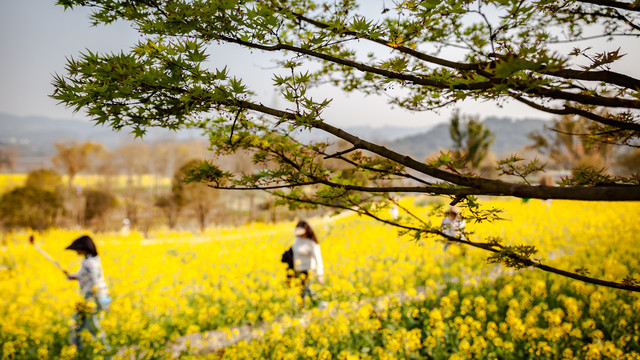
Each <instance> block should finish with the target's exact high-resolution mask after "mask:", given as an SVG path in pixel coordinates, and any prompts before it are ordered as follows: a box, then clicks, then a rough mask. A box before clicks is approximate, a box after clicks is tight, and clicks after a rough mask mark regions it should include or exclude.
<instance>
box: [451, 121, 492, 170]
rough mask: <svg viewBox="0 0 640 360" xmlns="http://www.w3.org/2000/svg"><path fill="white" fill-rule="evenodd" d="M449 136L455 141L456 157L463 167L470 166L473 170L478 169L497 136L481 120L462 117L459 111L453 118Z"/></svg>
mask: <svg viewBox="0 0 640 360" xmlns="http://www.w3.org/2000/svg"><path fill="white" fill-rule="evenodd" d="M449 134H450V135H451V140H453V150H454V156H455V157H456V159H457V160H458V161H460V163H461V165H462V166H466V165H468V166H470V167H471V168H472V169H478V167H479V166H480V163H481V162H482V160H484V158H486V157H487V155H488V154H489V148H490V147H491V144H492V143H493V141H494V140H495V134H493V133H492V132H491V130H489V129H487V128H485V127H484V125H482V123H481V122H480V120H478V119H476V118H464V117H461V116H460V112H459V111H455V112H454V113H453V116H452V117H451V122H450V125H449Z"/></svg>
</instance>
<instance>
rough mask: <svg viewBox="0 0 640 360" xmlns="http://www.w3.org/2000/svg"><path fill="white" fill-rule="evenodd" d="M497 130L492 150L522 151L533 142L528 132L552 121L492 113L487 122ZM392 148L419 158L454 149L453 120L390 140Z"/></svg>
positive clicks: (502, 153)
mask: <svg viewBox="0 0 640 360" xmlns="http://www.w3.org/2000/svg"><path fill="white" fill-rule="evenodd" d="M482 123H483V124H485V126H487V127H488V128H489V130H491V131H492V132H494V133H495V134H496V138H495V141H494V142H493V145H492V146H491V151H492V152H493V153H495V154H496V155H497V156H498V157H502V156H505V155H509V154H511V153H515V152H518V151H519V150H520V149H522V147H524V146H526V145H528V144H530V143H531V140H529V139H528V138H527V134H529V133H531V132H533V131H542V130H543V128H544V126H545V124H547V123H548V122H547V121H545V120H540V119H524V120H512V119H508V118H503V119H499V118H495V117H488V118H486V119H485V120H484V121H483V122H482ZM387 146H388V147H389V148H390V149H393V150H394V151H397V152H399V153H402V154H406V155H411V156H412V157H414V158H416V159H418V160H424V159H425V158H426V157H427V156H429V155H431V154H433V153H435V152H437V151H439V150H443V149H451V148H452V146H453V142H452V141H451V136H450V135H449V124H448V123H443V124H438V125H436V126H435V127H433V128H432V129H431V130H429V131H427V132H423V133H420V134H416V135H412V136H408V137H404V138H401V139H397V140H395V141H391V142H389V143H388V144H387Z"/></svg>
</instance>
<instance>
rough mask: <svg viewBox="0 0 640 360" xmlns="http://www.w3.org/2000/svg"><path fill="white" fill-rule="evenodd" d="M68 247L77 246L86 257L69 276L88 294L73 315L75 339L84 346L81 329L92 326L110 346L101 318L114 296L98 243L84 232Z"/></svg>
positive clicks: (77, 249)
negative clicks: (104, 269)
mask: <svg viewBox="0 0 640 360" xmlns="http://www.w3.org/2000/svg"><path fill="white" fill-rule="evenodd" d="M66 249H67V250H73V251H75V252H76V253H77V254H78V255H80V256H82V257H83V259H82V261H81V262H80V270H78V272H76V273H73V274H68V275H67V278H68V279H69V280H77V281H78V285H79V286H80V293H81V295H82V297H83V298H84V301H83V302H81V303H79V304H78V305H77V309H76V310H77V311H76V314H75V315H74V316H73V319H74V320H75V326H74V327H73V328H72V329H71V343H72V344H73V345H75V346H76V347H77V348H78V349H82V346H83V344H82V336H81V332H82V331H83V330H88V331H89V332H90V333H91V335H93V336H94V337H98V338H99V340H100V341H101V342H102V344H103V345H105V347H106V346H108V345H107V341H106V336H105V334H104V331H102V326H101V325H100V319H101V318H102V315H103V314H102V310H108V309H109V304H110V303H111V298H110V297H109V289H108V287H107V283H106V281H105V278H104V273H103V271H102V262H101V261H100V257H99V256H98V250H97V248H96V245H95V243H94V242H93V239H91V238H90V237H89V236H86V235H84V236H81V237H79V238H77V239H75V240H74V241H73V242H72V243H71V245H69V246H67V247H66Z"/></svg>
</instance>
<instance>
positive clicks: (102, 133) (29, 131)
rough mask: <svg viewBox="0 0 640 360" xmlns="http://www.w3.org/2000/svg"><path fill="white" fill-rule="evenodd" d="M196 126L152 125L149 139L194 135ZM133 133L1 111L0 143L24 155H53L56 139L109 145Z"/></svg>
mask: <svg viewBox="0 0 640 360" xmlns="http://www.w3.org/2000/svg"><path fill="white" fill-rule="evenodd" d="M197 136H198V133H197V132H196V131H193V130H186V131H180V132H172V131H169V130H164V129H152V130H150V131H149V135H148V136H147V137H146V139H147V140H149V141H153V140H157V139H161V138H163V137H172V138H194V137H197ZM131 138H133V136H132V135H131V134H129V133H128V131H125V130H123V131H120V132H114V131H113V130H112V129H111V128H109V127H105V126H99V125H98V126H96V125H94V124H93V123H91V122H89V121H84V120H74V119H52V118H47V117H44V116H27V117H22V116H15V115H10V114H5V113H0V146H2V145H4V146H7V145H12V146H14V147H17V149H18V154H19V156H21V157H42V156H46V157H48V156H52V155H53V154H55V153H56V150H55V146H54V143H55V142H58V141H65V140H75V141H80V142H84V141H94V142H98V143H102V144H103V145H105V146H106V147H108V148H112V149H113V148H116V147H117V146H119V145H121V144H122V143H123V142H125V141H126V140H127V139H131Z"/></svg>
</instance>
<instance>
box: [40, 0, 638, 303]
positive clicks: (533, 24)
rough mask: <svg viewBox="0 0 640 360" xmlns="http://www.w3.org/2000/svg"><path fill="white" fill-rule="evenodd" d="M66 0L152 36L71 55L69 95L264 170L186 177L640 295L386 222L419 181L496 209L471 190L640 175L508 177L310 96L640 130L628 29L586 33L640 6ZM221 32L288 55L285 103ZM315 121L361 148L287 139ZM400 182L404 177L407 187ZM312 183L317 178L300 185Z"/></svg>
mask: <svg viewBox="0 0 640 360" xmlns="http://www.w3.org/2000/svg"><path fill="white" fill-rule="evenodd" d="M58 3H59V4H61V5H63V6H65V7H66V8H73V7H77V6H85V7H89V8H91V9H92V10H93V11H92V13H91V18H92V21H93V22H94V24H100V23H105V24H108V23H111V22H114V21H118V20H120V21H128V22H130V23H131V25H132V26H133V27H135V28H136V29H137V30H138V31H139V32H140V33H141V36H142V37H143V39H142V40H141V41H140V42H139V43H138V44H136V45H135V46H134V47H133V48H132V49H131V50H130V51H129V52H123V53H111V54H97V53H94V52H86V53H84V54H81V55H80V56H78V57H73V58H71V59H70V60H69V61H68V64H67V68H66V74H64V75H57V76H55V79H54V86H55V90H54V93H53V94H52V96H53V97H54V98H55V99H57V100H59V101H60V102H62V103H64V104H66V105H67V106H69V107H71V108H73V109H74V110H76V111H79V110H85V111H86V112H87V113H88V114H89V115H90V116H91V117H92V119H93V120H94V121H95V122H96V123H99V124H106V125H108V126H111V127H113V128H114V129H121V128H123V127H131V129H132V131H133V132H134V133H135V134H136V135H137V136H143V135H144V133H145V131H146V129H147V128H148V127H151V126H159V127H165V128H169V129H176V128H179V127H182V126H194V127H197V128H200V129H203V130H204V131H205V132H206V133H207V134H208V136H209V140H210V142H211V147H212V149H213V150H214V151H215V152H216V154H219V155H225V154H232V153H235V152H237V151H240V150H247V151H250V153H251V154H253V155H252V158H253V162H254V163H255V164H259V165H260V166H261V170H260V171H258V172H255V173H253V174H250V175H239V174H234V173H233V172H232V171H230V170H228V169H224V168H221V167H220V166H218V165H216V164H214V163H212V162H209V163H206V164H200V165H199V167H198V168H197V171H194V172H192V173H191V174H190V175H189V179H190V180H192V181H205V182H207V183H208V184H209V185H210V186H213V187H216V188H220V189H263V190H265V191H270V192H271V193H272V194H273V195H275V196H277V197H279V198H280V199H281V202H282V203H287V204H289V205H290V206H292V207H301V208H313V207H317V206H329V207H334V208H338V209H344V210H352V211H357V212H358V213H359V214H362V215H365V216H370V217H373V218H375V219H378V220H380V221H383V222H385V223H388V224H391V225H394V226H397V227H398V228H400V229H402V230H403V231H406V232H411V233H413V234H414V235H415V237H416V239H423V238H436V237H445V238H447V239H449V240H450V241H456V242H458V243H461V244H465V245H468V246H473V247H476V248H479V249H482V250H485V251H487V252H488V253H489V254H490V256H489V260H490V261H499V262H502V263H504V264H507V265H508V266H514V267H518V268H520V267H535V268H538V269H541V270H544V271H550V272H553V273H555V274H559V275H562V276H568V277H571V278H574V279H578V280H582V281H586V282H590V283H594V284H599V285H604V286H611V287H615V288H622V289H627V290H633V291H640V286H638V285H637V283H638V279H633V278H632V277H631V275H628V276H627V277H625V278H624V279H596V278H593V277H589V276H587V275H585V274H586V273H585V272H581V273H577V272H575V271H570V270H564V269H559V268H554V267H550V266H548V265H546V264H544V262H543V259H539V258H538V257H537V255H536V252H535V251H532V249H531V247H529V246H527V245H526V244H517V241H518V240H517V239H508V240H509V241H510V243H509V244H507V243H505V240H504V239H495V238H492V239H476V238H473V237H470V238H469V240H464V239H457V238H451V237H447V236H446V235H445V234H443V233H441V232H440V230H439V229H438V228H437V227H436V226H434V225H432V224H430V223H429V222H427V221H424V220H423V219H422V218H420V217H419V216H417V215H415V214H411V213H407V212H404V214H403V215H401V216H400V217H398V218H397V219H388V218H384V217H381V216H380V215H379V213H378V212H377V211H376V209H378V206H380V205H379V204H383V205H385V203H387V204H386V205H388V203H389V202H390V201H392V199H391V196H390V194H395V193H419V194H429V195H442V196H448V197H451V199H452V203H460V204H461V205H462V206H464V207H465V208H467V209H468V210H469V211H468V214H469V215H468V216H470V217H472V218H473V219H474V220H477V221H493V220H497V219H498V218H499V211H498V210H496V209H485V208H484V207H483V206H482V204H481V203H480V202H479V201H478V200H477V198H476V197H475V196H477V195H491V196H507V197H520V198H537V199H568V200H590V201H621V200H633V201H638V200H640V183H639V180H638V179H639V178H640V177H638V176H629V177H624V178H615V179H612V178H607V176H606V175H604V174H601V173H597V172H596V174H593V173H585V172H576V173H575V174H574V176H573V177H570V178H568V179H566V180H565V182H564V185H565V186H562V187H555V186H554V187H552V186H533V185H530V184H529V183H528V182H527V176H528V175H530V174H531V173H533V172H536V171H540V170H542V169H543V166H541V165H539V164H537V163H535V162H532V163H523V161H522V159H521V158H519V157H517V156H513V157H510V158H508V159H502V160H499V161H498V162H497V165H498V166H499V168H500V169H501V172H502V174H505V175H511V176H512V175H516V176H520V177H522V179H521V180H520V181H505V180H504V179H489V178H483V177H479V176H472V175H469V174H460V173H459V172H458V171H457V170H456V168H455V164H454V163H453V161H452V159H451V158H450V157H448V156H447V155H446V154H445V155H443V156H441V157H440V158H439V159H435V160H433V161H430V162H428V163H424V162H420V161H417V160H415V159H413V158H411V157H409V156H405V155H403V154H400V153H398V152H395V151H393V149H389V148H386V147H384V146H381V145H379V144H375V143H372V142H369V141H366V140H364V139H360V138H358V137H356V136H354V135H353V134H350V133H349V132H347V131H345V130H344V129H341V128H340V127H337V126H334V125H331V124H332V123H334V124H335V123H339V119H335V120H336V121H334V122H331V123H330V122H329V121H325V120H331V119H325V118H324V115H323V114H324V110H325V109H326V108H327V107H328V106H329V105H330V103H331V101H330V100H325V99H318V98H317V96H315V95H316V94H314V91H315V89H316V87H317V86H319V85H327V86H330V85H332V86H334V87H335V88H334V89H335V90H336V91H340V90H341V91H346V92H348V91H360V92H363V93H365V94H368V95H379V96H386V97H387V98H389V99H390V103H391V105H394V106H401V107H403V108H406V109H409V110H413V111H429V110H433V109H436V108H439V107H443V106H447V105H449V104H455V103H457V102H460V101H462V100H479V101H491V102H495V103H496V104H497V105H500V104H501V103H503V102H505V101H516V102H519V103H522V104H524V105H526V106H528V107H530V108H532V109H536V110H539V111H543V112H547V113H550V114H555V115H576V116H580V117H582V118H586V119H587V120H588V121H590V122H591V123H592V124H593V127H590V131H591V132H592V135H593V136H594V139H596V140H597V141H601V142H607V143H615V144H619V145H623V146H625V145H632V144H634V142H635V141H637V139H638V135H639V133H640V122H639V121H638V117H639V112H638V110H639V109H640V92H639V91H638V89H640V85H639V84H640V81H639V80H638V79H637V78H635V77H634V76H632V75H630V74H625V73H621V72H617V71H616V70H615V68H616V66H617V63H618V60H620V59H621V58H622V57H623V56H624V55H623V54H624V51H623V50H621V49H620V48H619V46H620V45H619V44H620V42H612V43H609V44H605V45H602V46H600V45H596V43H595V41H591V42H590V43H585V42H584V40H593V39H602V40H603V41H604V40H607V39H611V40H616V39H621V38H623V39H625V41H624V43H625V44H628V45H629V46H634V45H633V44H634V43H635V42H636V41H637V39H638V36H640V16H639V14H640V5H638V4H636V3H622V2H615V1H611V2H609V1H586V0H583V1H576V0H574V1H570V0H568V1H562V2H549V1H534V0H531V1H514V2H509V1H498V0H489V1H454V0H452V1H424V2H417V1H402V2H394V3H393V5H392V4H391V3H387V4H386V5H387V6H389V8H385V9H384V11H382V13H381V14H377V15H373V16H372V17H371V16H370V17H367V16H365V15H364V12H361V11H360V10H359V4H358V2H357V1H340V2H322V1H308V0H305V1H294V0H290V1H289V0H282V1H280V0H278V1H242V0H236V1H225V2H219V1H214V0H204V1H200V2H197V3H192V2H176V1H173V0H158V1H153V2H150V1H146V0H126V1H124V0H109V1H107V0H90V1H87V0H59V1H58ZM362 3H363V4H364V2H362ZM587 34H588V35H587ZM567 44H568V45H567ZM585 44H588V45H594V46H597V47H598V48H597V49H595V48H592V47H588V45H585ZM209 45H212V46H214V45H215V46H226V45H229V46H238V45H239V46H242V47H245V48H247V49H249V50H252V53H251V54H253V56H256V57H259V58H260V59H261V60H263V59H268V58H267V57H265V56H264V53H263V52H272V53H277V54H278V55H279V56H280V57H279V59H281V60H279V61H278V64H279V67H278V69H275V70H273V74H268V75H267V76H268V78H269V79H273V82H274V86H275V87H276V88H277V89H278V90H279V91H280V99H279V101H278V102H276V103H278V104H281V105H279V106H273V107H270V106H266V105H264V104H265V103H273V102H270V101H266V99H261V98H260V97H259V96H258V95H256V94H255V93H254V92H252V91H251V89H250V88H249V87H248V86H247V84H245V83H244V81H243V80H242V79H241V78H240V77H238V76H237V75H236V76H234V75H232V74H229V71H228V69H227V68H219V69H214V68H211V67H210V63H209V62H208V58H209V56H210V55H209V50H208V48H207V47H208V46H209ZM217 51H218V50H217ZM217 51H216V53H217ZM263 61H266V60H263ZM114 79H118V80H117V81H114ZM394 88H401V89H402V90H401V91H394V90H393V89H394ZM305 128H307V129H308V128H314V129H317V130H321V131H324V132H326V133H328V134H330V135H332V136H334V137H335V138H337V139H342V140H345V141H347V142H348V143H350V144H351V147H350V148H349V149H347V150H345V151H341V152H338V153H330V152H329V150H328V147H329V144H327V143H324V142H312V143H309V144H305V143H300V142H298V141H296V140H295V138H293V137H292V136H291V135H292V134H293V133H294V132H295V131H297V130H300V129H305ZM318 157H331V158H334V159H338V160H340V161H343V162H345V163H346V164H349V165H350V166H351V167H352V168H354V169H355V171H357V172H360V173H362V174H365V175H366V176H367V177H368V178H369V179H375V180H384V181H380V182H376V183H375V184H374V185H357V184H351V183H348V181H345V180H344V179H340V178H339V177H337V176H336V171H334V170H332V169H329V168H327V167H326V166H323V163H319V162H317V161H316V159H317V158H318ZM266 164H269V166H266ZM603 178H605V180H607V181H602V180H603ZM399 180H403V181H405V182H404V183H403V184H402V185H399V183H398V181H399ZM522 180H524V181H522ZM409 183H410V184H409ZM621 185H622V186H621ZM308 186H312V187H313V191H302V190H301V189H302V188H303V187H305V189H308ZM336 199H339V201H336ZM401 210H402V209H401ZM438 211H440V210H439V208H434V212H438ZM512 243H516V244H515V245H511V244H512Z"/></svg>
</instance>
